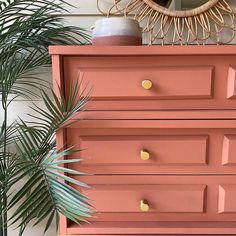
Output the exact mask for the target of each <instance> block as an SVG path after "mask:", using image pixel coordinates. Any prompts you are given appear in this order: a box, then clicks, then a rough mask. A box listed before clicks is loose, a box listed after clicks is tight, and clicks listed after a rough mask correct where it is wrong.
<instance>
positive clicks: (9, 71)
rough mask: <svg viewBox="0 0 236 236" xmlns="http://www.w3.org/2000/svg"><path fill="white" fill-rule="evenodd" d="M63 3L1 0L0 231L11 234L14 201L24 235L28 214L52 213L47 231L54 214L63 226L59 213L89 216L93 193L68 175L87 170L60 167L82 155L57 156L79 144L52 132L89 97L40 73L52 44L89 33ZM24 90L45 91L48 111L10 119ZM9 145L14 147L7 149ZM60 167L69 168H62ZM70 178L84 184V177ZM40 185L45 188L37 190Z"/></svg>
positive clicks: (79, 218)
mask: <svg viewBox="0 0 236 236" xmlns="http://www.w3.org/2000/svg"><path fill="white" fill-rule="evenodd" d="M66 5H69V4H68V3H67V2H66V1H64V0H57V1H55V0H2V1H1V0H0V97H1V106H2V108H3V111H4V112H3V123H2V124H1V125H0V235H5V236H6V235H7V211H8V210H9V209H10V208H12V207H13V206H14V205H15V203H16V200H17V201H18V200H21V201H22V203H23V206H24V207H19V208H18V209H17V211H16V212H15V214H14V216H13V217H12V218H11V222H12V223H16V222H18V221H19V222H20V223H19V225H20V226H21V228H20V235H22V234H23V232H24V229H25V227H26V225H27V224H28V222H30V221H31V220H35V223H36V224H37V223H39V222H41V221H42V220H43V219H44V218H48V222H47V225H46V228H45V230H47V229H48V227H49V226H50V225H51V222H52V219H53V218H54V217H55V218H56V221H57V225H58V214H59V213H62V214H64V215H65V216H67V217H68V218H70V219H71V220H74V221H76V222H77V221H82V220H86V218H88V217H90V212H91V206H90V205H89V201H88V199H86V198H85V197H84V196H82V195H81V194H80V192H79V191H77V190H76V189H74V188H72V187H71V186H70V182H72V181H74V180H73V179H72V178H69V176H70V175H73V174H76V175H80V174H82V173H80V172H75V171H73V170H69V169H60V167H58V166H57V165H58V164H66V163H70V162H72V161H80V160H78V159H77V160H58V158H59V159H60V157H61V156H63V155H69V154H70V153H71V152H74V151H73V150H72V149H67V150H56V149H55V132H56V131H57V130H58V129H60V128H61V127H63V126H64V125H65V124H66V123H67V122H68V121H69V120H70V119H71V118H72V117H73V116H74V115H75V114H77V112H79V111H82V110H83V109H84V106H85V105H86V103H87V101H88V96H87V95H86V94H81V93H80V95H79V91H80V90H81V88H80V85H79V84H78V85H76V86H75V89H72V90H71V94H70V95H71V96H68V98H69V99H68V101H66V98H65V97H64V96H63V94H62V92H61V94H59V98H57V96H56V94H55V93H53V91H51V90H50V86H49V85H48V84H49V83H48V82H47V81H44V80H42V79H40V77H39V76H38V74H37V73H38V71H41V72H42V71H44V69H46V68H48V66H50V64H51V60H50V57H49V54H48V52H47V50H48V46H49V45H52V44H63V45H66V44H82V43H86V42H88V41H89V40H90V38H89V36H88V35H87V32H86V31H85V30H83V29H82V28H80V27H74V26H72V27H71V26H64V24H63V20H62V19H61V17H60V13H63V12H65V6H66ZM44 88H47V89H48V88H49V91H51V96H49V95H48V94H47V93H46V92H44V91H43V92H42V93H41V94H39V93H38V91H37V90H40V91H41V90H42V89H44ZM59 90H60V89H59ZM34 91H36V92H34ZM19 96H20V97H24V98H26V99H28V100H30V99H31V98H32V97H35V96H42V99H43V102H44V103H45V106H46V108H47V111H46V110H43V109H41V108H40V107H36V106H35V107H34V108H33V109H34V111H35V112H36V114H37V115H36V117H34V118H35V120H36V121H35V122H34V123H33V122H31V123H27V122H24V121H22V122H21V124H20V125H16V124H15V123H14V124H8V115H9V114H8V108H9V106H10V105H11V103H12V101H14V100H15V99H16V98H17V97H19ZM1 115H2V114H1ZM16 134H17V135H16ZM12 144H14V145H15V146H16V147H17V153H14V152H12V151H11V150H10V147H11V145H12ZM59 170H60V171H63V172H64V173H65V175H60V174H58V171H59ZM66 173H67V174H68V175H66ZM26 177H27V178H28V180H27V182H26V184H25V185H24V186H23V188H22V189H21V190H20V191H19V192H18V193H16V194H15V195H14V197H13V198H12V192H11V187H12V186H14V185H15V184H16V183H17V182H19V181H21V180H22V179H24V178H26ZM62 179H64V181H65V182H61V180H62ZM37 180H38V181H37ZM32 183H34V185H31V184H32ZM72 183H73V185H74V184H75V185H82V186H83V187H87V186H86V185H85V184H83V183H80V182H72ZM39 189H40V190H42V192H44V194H45V195H42V193H41V192H37V191H38V190H39ZM36 195H37V196H36ZM38 195H40V196H41V198H40V199H39V198H38ZM61 196H68V198H69V199H70V200H68V201H65V199H64V198H63V197H61ZM8 199H12V200H11V201H10V202H9V200H8ZM35 199H38V202H37V203H36V202H34V201H35ZM7 202H8V203H9V205H7ZM72 202H74V205H73V204H72ZM32 203H33V204H32ZM77 203H78V204H77Z"/></svg>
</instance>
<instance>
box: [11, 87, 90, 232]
mask: <svg viewBox="0 0 236 236" xmlns="http://www.w3.org/2000/svg"><path fill="white" fill-rule="evenodd" d="M59 91H61V89H60V88H59ZM80 91H81V88H80V84H76V85H75V86H74V88H73V89H71V91H70V93H69V94H68V97H69V98H70V99H68V100H66V99H65V97H64V95H63V93H62V91H61V92H60V96H59V97H57V96H56V94H55V93H54V92H53V90H51V94H52V95H51V96H49V95H48V94H46V93H45V92H42V97H43V101H44V104H45V106H46V107H47V110H44V109H41V108H40V107H35V108H32V109H34V111H35V112H36V113H37V115H38V116H37V115H36V116H35V117H34V118H36V121H35V122H34V123H32V122H30V123H29V124H31V126H28V123H25V122H23V121H22V123H21V124H20V125H19V130H18V140H19V141H18V143H17V149H18V158H17V160H18V162H17V166H18V168H17V169H16V172H15V173H14V174H13V175H14V176H13V177H12V181H14V182H18V181H19V180H20V179H22V178H23V177H25V176H29V177H28V181H27V182H26V184H25V185H24V186H23V188H22V189H21V190H20V191H18V192H17V193H16V194H15V196H14V197H13V198H12V200H11V201H10V203H9V206H8V207H9V208H12V207H13V206H15V204H16V203H18V202H19V201H22V204H21V206H20V207H19V208H18V209H17V210H16V212H15V213H14V214H13V217H12V218H11V219H10V220H11V223H12V224H15V223H16V222H19V221H20V223H19V225H18V226H20V227H24V226H25V225H26V224H28V223H29V222H30V221H32V220H34V221H35V224H38V223H40V222H41V221H42V220H44V219H45V218H48V222H47V225H46V228H45V230H47V229H48V227H49V226H50V225H51V223H52V219H53V218H54V217H56V218H57V216H58V214H59V213H61V214H63V215H65V216H66V217H68V218H69V219H71V220H72V221H75V222H77V223H79V222H81V221H85V222H87V219H88V218H90V217H91V213H92V207H91V205H90V204H89V200H88V199H87V198H86V197H85V196H83V195H82V194H81V193H80V192H79V191H78V190H77V189H76V188H74V187H72V185H75V186H77V187H82V188H88V186H87V185H86V184H85V183H82V182H80V181H78V180H76V179H74V178H72V177H71V175H77V176H80V175H84V173H81V172H79V171H76V170H72V169H68V168H66V167H62V166H60V165H61V164H64V165H65V166H66V165H67V164H69V163H73V162H80V159H72V160H70V159H63V160H61V158H62V157H64V156H68V155H71V154H72V153H74V152H78V151H79V150H73V149H72V148H68V149H66V150H56V149H55V146H56V143H55V131H57V130H58V129H60V128H62V127H63V126H64V125H65V124H66V123H67V122H68V121H69V120H70V119H71V118H72V117H73V116H74V115H76V114H78V112H80V111H82V110H83V109H84V107H85V105H86V104H87V102H88V100H89V96H86V93H85V92H84V94H83V95H81V94H80ZM52 98H53V99H52ZM40 117H41V118H40ZM32 125H33V126H32ZM62 173H63V174H62ZM12 183H13V182H12Z"/></svg>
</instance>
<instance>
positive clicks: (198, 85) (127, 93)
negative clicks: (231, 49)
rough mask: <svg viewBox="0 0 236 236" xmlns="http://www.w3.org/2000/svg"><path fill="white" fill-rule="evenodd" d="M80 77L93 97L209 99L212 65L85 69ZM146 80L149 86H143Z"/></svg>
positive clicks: (111, 98) (110, 98) (105, 98)
mask: <svg viewBox="0 0 236 236" xmlns="http://www.w3.org/2000/svg"><path fill="white" fill-rule="evenodd" d="M81 73H82V74H83V79H84V80H85V81H89V83H90V84H92V86H93V87H94V91H93V94H92V96H93V99H94V100H95V99H96V100H97V99H103V100H114V99H118V100H124V99H127V98H128V99H131V100H132V99H186V98H194V99H201V98H211V96H212V77H213V68H212V67H200V66H199V67H192V68H191V67H190V68H189V67H188V68H184V67H166V68H148V69H147V68H145V67H144V68H131V69H128V68H119V70H117V69H116V68H115V69H107V68H104V69H87V70H86V69H85V70H82V71H81ZM147 80H148V81H150V82H151V83H152V84H151V85H150V86H151V88H150V89H145V88H143V86H145V85H143V83H145V81H147Z"/></svg>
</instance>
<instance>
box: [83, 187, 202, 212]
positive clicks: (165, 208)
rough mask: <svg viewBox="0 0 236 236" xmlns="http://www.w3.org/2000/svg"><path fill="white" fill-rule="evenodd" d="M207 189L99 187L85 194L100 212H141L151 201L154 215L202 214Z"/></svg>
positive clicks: (150, 205)
mask: <svg viewBox="0 0 236 236" xmlns="http://www.w3.org/2000/svg"><path fill="white" fill-rule="evenodd" d="M205 187H206V186H204V185H184V184H183V185H178V184H177V185H165V184H163V185H153V186H152V185H150V186H148V185H147V186H145V185H129V186H124V185H115V186H106V185H99V186H95V187H94V188H93V190H89V191H85V194H86V196H87V197H88V198H90V199H92V200H93V201H94V202H95V204H96V209H97V211H98V212H117V213H119V212H120V213H122V212H123V213H124V212H128V213H132V212H139V213H140V212H142V209H141V207H142V206H141V205H142V202H141V201H142V200H143V201H145V200H146V199H148V200H146V201H147V203H146V205H147V206H148V207H150V212H153V213H154V212H156V213H184V212H185V213H202V212H203V210H204V190H205ZM108 199H109V201H108ZM144 207H145V206H144Z"/></svg>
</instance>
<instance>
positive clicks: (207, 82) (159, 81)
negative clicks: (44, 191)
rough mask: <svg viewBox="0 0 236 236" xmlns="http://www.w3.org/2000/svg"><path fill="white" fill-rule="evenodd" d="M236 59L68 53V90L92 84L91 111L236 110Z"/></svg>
mask: <svg viewBox="0 0 236 236" xmlns="http://www.w3.org/2000/svg"><path fill="white" fill-rule="evenodd" d="M235 59H236V57H235V56H225V57H224V60H222V56H155V57H154V56H152V57H148V56H145V57H139V56H133V57H129V58H127V57H122V56H121V57H112V56H110V57H99V58H96V57H65V58H64V60H63V63H64V80H65V81H66V83H65V88H66V91H69V88H70V86H71V84H75V83H76V82H78V81H80V82H81V91H82V90H83V89H84V88H85V86H87V85H88V86H91V87H92V89H93V93H92V101H91V102H90V104H89V106H88V110H140V109H141V110H153V109H175V110H176V109H227V108H228V109H230V108H231V109H232V108H235V106H236V100H235V98H236V92H235V91H236V90H235V86H234V84H235V80H236V76H235V75H236V73H235V71H236V69H235V68H236V66H234V63H235ZM145 81H148V83H145ZM150 83H151V84H150Z"/></svg>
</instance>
